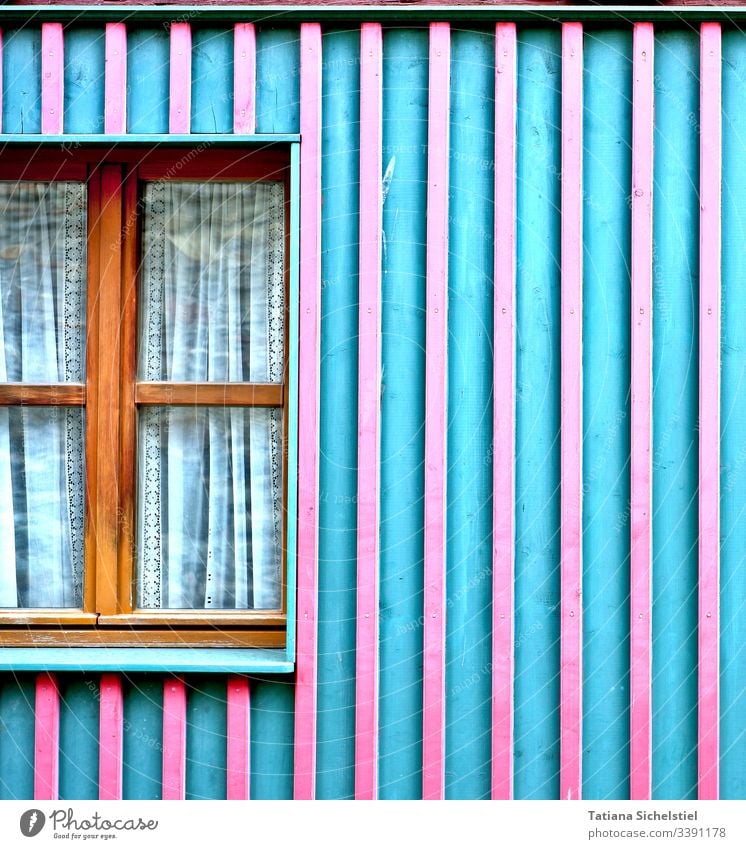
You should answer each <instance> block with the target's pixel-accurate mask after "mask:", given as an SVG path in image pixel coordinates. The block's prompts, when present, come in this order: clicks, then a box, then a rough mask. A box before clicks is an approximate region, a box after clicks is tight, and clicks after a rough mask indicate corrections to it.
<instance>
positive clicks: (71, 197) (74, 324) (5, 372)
mask: <svg viewBox="0 0 746 849" xmlns="http://www.w3.org/2000/svg"><path fill="white" fill-rule="evenodd" d="M86 239H87V208H86V191H85V184H84V183H65V182H59V183H2V182H0V381H11V382H16V383H82V382H83V381H84V380H85V377H84V374H85V320H86V276H87V259H86Z"/></svg>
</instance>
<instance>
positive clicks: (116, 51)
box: [104, 24, 127, 135]
mask: <svg viewBox="0 0 746 849" xmlns="http://www.w3.org/2000/svg"><path fill="white" fill-rule="evenodd" d="M105 50H106V72H105V76H104V132H105V133H111V134H112V135H120V134H122V133H126V132H127V27H126V26H125V25H124V24H107V25H106V48H105Z"/></svg>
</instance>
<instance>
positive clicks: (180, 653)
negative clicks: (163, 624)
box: [0, 648, 294, 673]
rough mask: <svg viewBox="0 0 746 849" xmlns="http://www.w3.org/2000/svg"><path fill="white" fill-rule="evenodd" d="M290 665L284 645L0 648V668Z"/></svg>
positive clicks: (263, 668)
mask: <svg viewBox="0 0 746 849" xmlns="http://www.w3.org/2000/svg"><path fill="white" fill-rule="evenodd" d="M293 668H294V666H293V663H292V662H290V661H288V660H287V657H286V654H285V650H284V649H197V648H191V649H159V650H158V652H156V653H154V652H153V650H152V649H136V648H110V649H101V648H25V649H24V648H18V649H16V648H12V649H7V648H6V649H0V670H2V669H18V670H20V669H30V670H35V669H48V670H54V671H74V672H82V671H84V670H85V671H87V672H93V671H101V672H110V671H111V670H119V671H122V672H222V673H228V672H243V673H246V672H280V673H282V672H292V671H293Z"/></svg>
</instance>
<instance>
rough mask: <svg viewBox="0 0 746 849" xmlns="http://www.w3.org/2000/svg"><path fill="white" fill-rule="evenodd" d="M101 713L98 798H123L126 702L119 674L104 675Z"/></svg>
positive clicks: (102, 678)
mask: <svg viewBox="0 0 746 849" xmlns="http://www.w3.org/2000/svg"><path fill="white" fill-rule="evenodd" d="M99 711H100V713H99V768H98V797H99V799H121V798H122V746H123V740H124V700H123V696H122V679H121V676H119V675H117V674H116V673H113V672H107V673H106V674H105V675H102V676H101V692H100V706H99Z"/></svg>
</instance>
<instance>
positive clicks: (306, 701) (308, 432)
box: [294, 24, 321, 799]
mask: <svg viewBox="0 0 746 849" xmlns="http://www.w3.org/2000/svg"><path fill="white" fill-rule="evenodd" d="M300 42H301V43H300V63H301V65H300V131H301V138H302V142H301V154H300V198H301V199H300V339H299V346H300V364H299V374H298V654H297V662H296V669H297V672H296V687H295V789H294V793H295V798H296V799H312V798H313V797H314V795H315V792H316V673H317V658H316V646H317V641H318V629H317V615H316V610H317V599H318V564H317V559H318V541H319V519H318V505H319V356H320V353H319V351H320V349H319V345H320V328H321V294H320V293H321V27H320V25H319V24H301V28H300Z"/></svg>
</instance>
